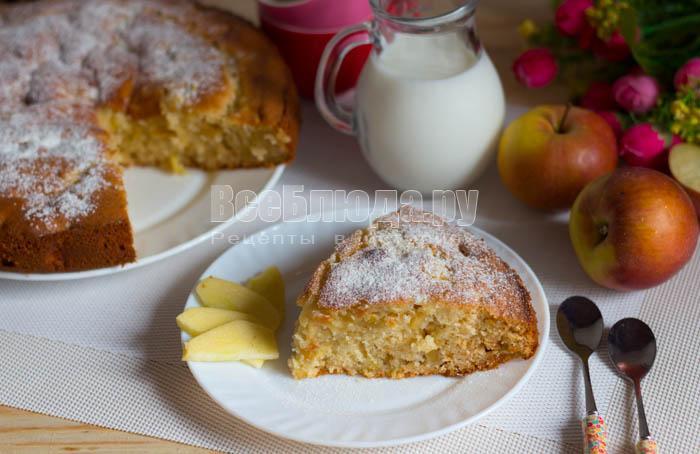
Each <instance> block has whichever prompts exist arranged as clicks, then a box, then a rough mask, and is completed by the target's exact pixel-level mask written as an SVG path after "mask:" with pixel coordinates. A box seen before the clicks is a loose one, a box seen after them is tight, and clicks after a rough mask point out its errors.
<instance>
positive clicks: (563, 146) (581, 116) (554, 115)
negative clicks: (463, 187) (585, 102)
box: [498, 106, 618, 211]
mask: <svg viewBox="0 0 700 454" xmlns="http://www.w3.org/2000/svg"><path fill="white" fill-rule="evenodd" d="M566 109H567V108H566V106H539V107H536V108H535V109H533V110H531V111H529V112H528V113H526V114H525V115H523V116H521V117H520V118H518V119H517V120H515V121H514V122H512V123H511V124H510V125H509V126H508V127H507V128H506V130H505V132H504V133H503V136H502V137H501V142H500V146H499V151H498V170H499V172H500V174H501V179H502V180H503V184H505V185H506V187H507V188H508V189H509V190H510V192H512V193H513V195H514V196H515V197H517V198H518V199H520V200H521V201H522V202H524V203H526V204H527V205H529V206H531V207H533V208H537V209H541V210H547V211H553V210H565V209H568V208H570V207H571V205H572V204H573V203H574V200H576V196H577V195H578V194H579V192H581V190H582V189H583V188H584V187H585V186H586V185H587V184H588V183H590V182H591V181H593V180H595V179H596V178H598V177H599V176H601V175H604V174H606V173H609V172H612V171H613V170H614V169H615V167H617V162H618V158H617V140H616V139H615V133H614V132H613V130H612V129H611V128H610V126H609V125H608V123H607V122H606V121H605V120H604V119H603V118H601V117H600V116H599V115H597V114H596V113H594V112H591V111H590V110H586V109H580V108H578V107H572V108H571V109H570V110H569V111H568V113H566V112H567V110H566Z"/></svg>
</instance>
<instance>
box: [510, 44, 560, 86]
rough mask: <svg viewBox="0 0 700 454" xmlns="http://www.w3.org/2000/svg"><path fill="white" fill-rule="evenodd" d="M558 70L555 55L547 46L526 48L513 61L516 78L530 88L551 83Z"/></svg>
mask: <svg viewBox="0 0 700 454" xmlns="http://www.w3.org/2000/svg"><path fill="white" fill-rule="evenodd" d="M558 71H559V68H558V66H557V61H556V60H555V59H554V55H552V52H551V51H550V50H549V49H545V48H537V49H530V50H526V51H525V52H523V53H522V54H521V55H520V56H519V57H518V58H517V59H516V60H515V61H514V62H513V73H514V74H515V78H516V79H518V82H520V83H521V84H523V85H525V86H526V87H529V88H540V87H544V86H546V85H549V84H550V83H551V82H552V81H553V80H554V78H555V77H557V72H558Z"/></svg>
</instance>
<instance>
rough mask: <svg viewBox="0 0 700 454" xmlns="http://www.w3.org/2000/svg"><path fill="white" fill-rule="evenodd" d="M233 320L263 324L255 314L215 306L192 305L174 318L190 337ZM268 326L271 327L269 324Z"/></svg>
mask: <svg viewBox="0 0 700 454" xmlns="http://www.w3.org/2000/svg"><path fill="white" fill-rule="evenodd" d="M234 320H247V321H249V322H253V323H258V324H260V325H265V324H264V323H262V322H261V321H260V320H258V319H257V318H256V317H255V316H253V315H250V314H246V313H245V312H237V311H229V310H226V309H218V308H216V307H193V308H191V309H187V310H186V311H185V312H183V313H182V314H180V315H178V316H177V318H176V319H175V321H176V322H177V326H178V327H179V328H180V329H181V330H183V331H184V332H186V333H187V334H189V335H190V336H192V337H195V336H199V335H200V334H202V333H205V332H207V331H209V330H210V329H213V328H216V327H217V326H221V325H223V324H225V323H228V322H232V321H234ZM268 328H270V329H272V328H271V327H269V326H268Z"/></svg>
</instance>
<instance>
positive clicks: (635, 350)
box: [608, 318, 656, 381]
mask: <svg viewBox="0 0 700 454" xmlns="http://www.w3.org/2000/svg"><path fill="white" fill-rule="evenodd" d="M608 352H609V353H610V359H611V360H612V363H613V365H614V366H615V369H617V371H618V372H619V373H620V375H622V376H623V377H627V378H629V379H630V380H632V381H635V380H641V379H642V378H644V376H645V375H646V374H647V373H648V372H649V371H650V370H651V367H652V366H653V365H654V360H655V359H656V338H655V337H654V333H653V332H652V331H651V328H649V326H647V324H646V323H644V322H643V321H641V320H638V319H636V318H623V319H622V320H620V321H619V322H617V323H615V325H614V326H613V327H612V328H610V332H609V333H608Z"/></svg>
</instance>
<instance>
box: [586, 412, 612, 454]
mask: <svg viewBox="0 0 700 454" xmlns="http://www.w3.org/2000/svg"><path fill="white" fill-rule="evenodd" d="M583 437H584V442H583V443H584V445H583V452H584V454H607V452H608V444H607V443H608V428H607V426H606V425H605V421H603V417H602V416H600V415H599V414H598V413H597V412H596V413H591V414H589V415H586V417H585V418H583Z"/></svg>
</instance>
